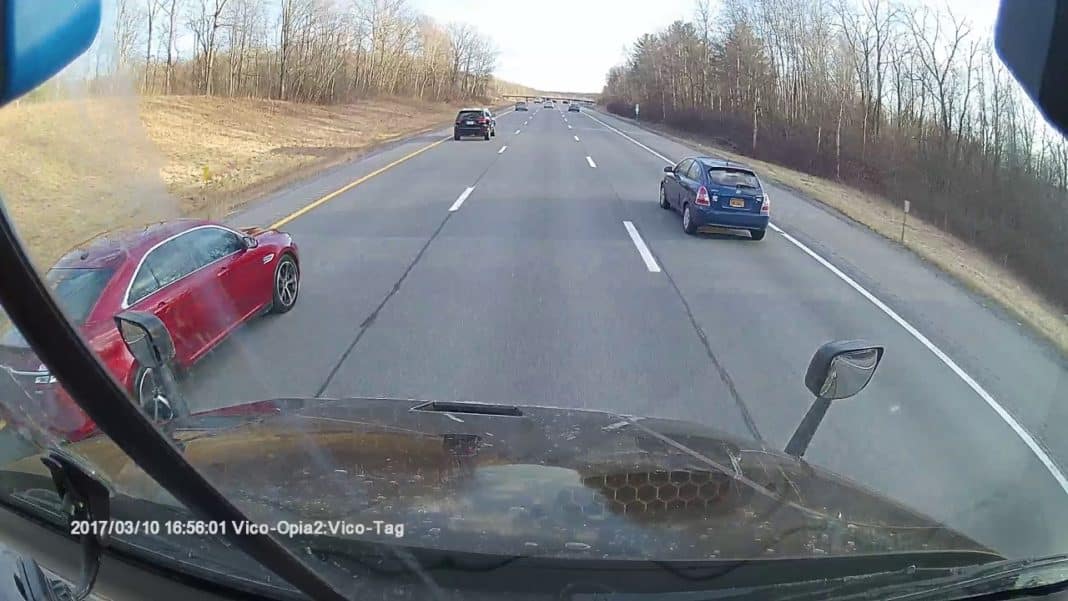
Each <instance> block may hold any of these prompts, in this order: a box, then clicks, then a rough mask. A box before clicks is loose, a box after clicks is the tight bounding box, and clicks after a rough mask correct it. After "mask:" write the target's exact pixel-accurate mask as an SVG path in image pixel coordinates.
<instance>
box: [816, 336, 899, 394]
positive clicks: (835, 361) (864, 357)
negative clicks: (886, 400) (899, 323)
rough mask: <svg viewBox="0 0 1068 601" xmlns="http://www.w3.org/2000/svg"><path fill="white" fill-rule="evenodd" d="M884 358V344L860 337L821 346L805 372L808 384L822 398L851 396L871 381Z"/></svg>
mask: <svg viewBox="0 0 1068 601" xmlns="http://www.w3.org/2000/svg"><path fill="white" fill-rule="evenodd" d="M882 358H883V347H881V346H875V345H872V344H868V343H866V342H863V341H860V340H839V341H835V342H828V343H827V344H825V345H823V346H821V347H820V348H819V349H818V350H817V351H816V354H815V355H813V356H812V361H810V362H809V364H808V372H806V373H805V386H806V387H808V389H809V391H810V392H812V394H814V395H816V396H817V397H819V398H824V399H830V400H832V401H835V400H838V399H847V398H849V397H851V396H853V395H855V394H857V393H858V392H860V391H861V390H864V387H865V386H867V385H868V382H870V381H871V377H872V376H874V375H875V368H876V367H879V361H881V360H882Z"/></svg>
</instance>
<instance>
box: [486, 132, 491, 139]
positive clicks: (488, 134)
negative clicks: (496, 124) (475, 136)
mask: <svg viewBox="0 0 1068 601" xmlns="http://www.w3.org/2000/svg"><path fill="white" fill-rule="evenodd" d="M486 139H487V140H489V139H490V133H489V130H486Z"/></svg>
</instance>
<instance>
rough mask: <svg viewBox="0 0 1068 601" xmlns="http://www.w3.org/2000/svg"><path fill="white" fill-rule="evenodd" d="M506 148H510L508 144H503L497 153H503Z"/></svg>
mask: <svg viewBox="0 0 1068 601" xmlns="http://www.w3.org/2000/svg"><path fill="white" fill-rule="evenodd" d="M505 150H508V145H507V144H505V145H504V146H501V149H500V150H498V151H497V154H501V153H502V152H504V151H505Z"/></svg>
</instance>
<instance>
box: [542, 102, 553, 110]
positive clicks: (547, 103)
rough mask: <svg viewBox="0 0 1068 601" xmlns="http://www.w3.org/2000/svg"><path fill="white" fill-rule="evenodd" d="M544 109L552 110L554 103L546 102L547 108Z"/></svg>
mask: <svg viewBox="0 0 1068 601" xmlns="http://www.w3.org/2000/svg"><path fill="white" fill-rule="evenodd" d="M544 108H547V109H551V108H553V103H551V102H549V101H546V102H545V107H544Z"/></svg>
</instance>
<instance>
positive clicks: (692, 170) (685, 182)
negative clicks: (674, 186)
mask: <svg viewBox="0 0 1068 601" xmlns="http://www.w3.org/2000/svg"><path fill="white" fill-rule="evenodd" d="M678 180H679V207H682V206H683V205H684V204H686V203H688V202H693V201H694V199H695V198H697V189H698V188H700V187H701V185H702V182H701V163H699V162H697V161H690V164H689V165H688V166H687V167H686V171H684V172H683V173H682V174H680V175H679V176H678Z"/></svg>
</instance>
